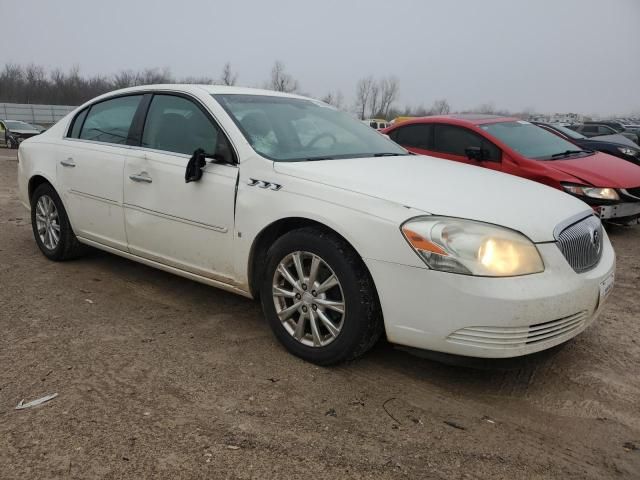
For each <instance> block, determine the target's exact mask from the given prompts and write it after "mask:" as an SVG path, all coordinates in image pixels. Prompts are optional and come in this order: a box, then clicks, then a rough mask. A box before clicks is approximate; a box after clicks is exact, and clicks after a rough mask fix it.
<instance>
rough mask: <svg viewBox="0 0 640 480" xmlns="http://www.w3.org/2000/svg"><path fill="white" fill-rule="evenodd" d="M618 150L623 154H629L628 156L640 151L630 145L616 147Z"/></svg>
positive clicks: (633, 155)
mask: <svg viewBox="0 0 640 480" xmlns="http://www.w3.org/2000/svg"><path fill="white" fill-rule="evenodd" d="M618 150H619V151H620V152H621V153H623V154H624V155H629V156H630V157H635V156H636V155H638V154H639V153H640V151H638V150H636V149H635V148H630V147H618Z"/></svg>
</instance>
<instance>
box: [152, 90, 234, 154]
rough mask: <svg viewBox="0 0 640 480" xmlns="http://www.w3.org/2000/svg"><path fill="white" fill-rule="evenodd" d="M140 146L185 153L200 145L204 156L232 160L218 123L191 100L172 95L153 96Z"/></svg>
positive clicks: (189, 152)
mask: <svg viewBox="0 0 640 480" xmlns="http://www.w3.org/2000/svg"><path fill="white" fill-rule="evenodd" d="M142 146H143V147H146V148H153V149H155V150H164V151H166V152H173V153H183V154H186V155H192V154H193V152H194V151H196V150H197V149H199V148H202V149H203V150H204V151H205V153H206V154H207V156H210V157H214V158H216V159H218V160H221V161H226V162H231V161H232V158H231V147H230V144H229V142H228V141H227V139H226V137H225V136H224V134H223V133H222V132H221V131H220V129H219V128H218V126H217V125H216V124H214V123H213V122H212V121H211V119H210V118H209V117H208V116H207V115H206V114H205V113H204V112H203V111H202V110H201V109H200V107H199V106H198V105H196V104H195V103H194V102H192V101H191V100H188V99H186V98H183V97H178V96H175V95H154V97H153V100H152V101H151V105H150V107H149V112H148V113H147V120H146V122H145V126H144V132H143V134H142Z"/></svg>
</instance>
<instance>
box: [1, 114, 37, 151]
mask: <svg viewBox="0 0 640 480" xmlns="http://www.w3.org/2000/svg"><path fill="white" fill-rule="evenodd" d="M40 132H41V130H39V129H38V128H36V127H34V126H33V125H31V124H30V123H27V122H22V121H20V120H0V142H1V144H2V145H3V146H5V147H7V148H18V146H20V144H21V143H22V141H23V140H26V139H27V138H31V137H33V136H35V135H39V134H40Z"/></svg>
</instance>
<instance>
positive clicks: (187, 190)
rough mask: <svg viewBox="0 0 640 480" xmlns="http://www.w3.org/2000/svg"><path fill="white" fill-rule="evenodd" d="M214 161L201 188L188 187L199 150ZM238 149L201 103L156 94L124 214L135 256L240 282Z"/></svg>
mask: <svg viewBox="0 0 640 480" xmlns="http://www.w3.org/2000/svg"><path fill="white" fill-rule="evenodd" d="M199 148H202V149H203V150H204V151H205V152H206V153H207V154H208V155H209V156H210V157H213V156H215V157H216V158H217V159H218V160H213V159H211V158H210V159H208V161H207V164H206V166H205V167H204V169H203V171H204V174H203V176H202V178H201V179H200V180H199V181H197V182H190V183H185V169H186V167H187V162H188V161H189V159H190V158H191V156H192V155H193V152H194V151H195V150H196V149H199ZM232 152H233V150H232V147H231V144H230V142H229V140H228V139H227V137H226V136H225V135H224V133H223V132H222V131H221V129H220V128H219V126H218V125H217V123H216V122H215V120H214V119H213V117H212V116H211V114H210V113H209V112H208V111H207V109H206V108H205V107H204V106H203V105H202V104H201V103H200V102H199V101H198V100H196V99H193V98H190V97H187V96H183V95H179V94H171V93H159V94H155V95H154V96H153V99H152V100H151V103H150V105H149V110H148V112H147V114H146V120H145V122H144V128H143V132H142V137H141V145H140V147H138V148H136V149H134V150H132V151H131V152H130V155H129V156H128V157H127V160H126V167H125V174H124V179H125V184H124V207H125V208H124V211H125V224H126V231H127V238H128V242H129V250H130V251H131V253H133V254H135V255H139V256H141V257H145V258H148V259H150V260H153V261H157V262H160V263H163V264H165V265H169V266H173V267H176V268H180V269H182V270H187V271H189V272H192V273H195V274H198V275H202V276H205V277H209V278H212V279H214V280H218V281H222V282H224V283H233V280H232V276H233V267H232V261H231V258H232V255H231V249H232V243H233V227H234V203H235V191H236V182H237V178H238V166H237V162H235V155H234V154H233V153H232Z"/></svg>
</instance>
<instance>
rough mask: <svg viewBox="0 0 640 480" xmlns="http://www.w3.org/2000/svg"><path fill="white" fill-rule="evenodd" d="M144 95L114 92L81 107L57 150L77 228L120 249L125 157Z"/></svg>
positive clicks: (123, 237) (123, 239)
mask: <svg viewBox="0 0 640 480" xmlns="http://www.w3.org/2000/svg"><path fill="white" fill-rule="evenodd" d="M141 99H142V95H140V94H138V95H128V96H120V97H116V98H111V99H108V100H104V101H101V102H99V103H96V104H93V105H92V106H90V107H88V108H86V109H85V110H83V111H82V112H80V113H79V114H78V115H77V116H76V117H75V119H74V121H73V124H72V126H71V128H70V130H69V132H68V135H67V137H66V138H65V141H64V147H63V148H61V149H59V150H58V154H57V160H58V163H57V165H56V171H57V177H58V181H59V182H60V185H61V186H62V188H61V191H62V196H63V199H64V202H65V206H66V208H67V211H68V214H69V218H70V220H71V224H72V226H73V229H74V232H75V234H76V235H78V236H79V237H83V238H86V239H88V240H93V241H95V242H98V243H101V244H103V245H107V246H110V247H113V248H117V249H119V250H126V249H127V238H126V234H125V229H124V212H123V208H122V201H123V180H122V175H123V171H124V160H125V156H126V155H127V152H128V151H129V149H130V147H129V146H128V145H127V139H128V137H129V130H130V128H131V125H132V120H133V118H134V115H135V113H136V110H137V109H138V106H139V105H140V102H141Z"/></svg>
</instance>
